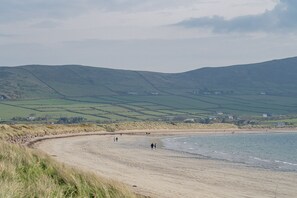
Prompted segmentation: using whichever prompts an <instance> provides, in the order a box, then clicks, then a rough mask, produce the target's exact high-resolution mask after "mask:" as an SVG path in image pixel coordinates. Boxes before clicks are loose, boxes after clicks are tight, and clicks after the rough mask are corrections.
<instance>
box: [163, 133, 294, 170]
mask: <svg viewBox="0 0 297 198" xmlns="http://www.w3.org/2000/svg"><path fill="white" fill-rule="evenodd" d="M162 142H163V145H164V147H165V148H167V149H171V150H176V151H182V152H187V153H191V154H195V155H199V156H203V157H206V158H211V159H217V160H225V161H230V162H235V163H242V164H246V165H248V166H254V167H261V168H268V169H276V170H281V171H297V133H265V134H219V135H217V134H216V135H211V134H209V135H193V136H183V137H180V136H176V137H169V138H164V139H162Z"/></svg>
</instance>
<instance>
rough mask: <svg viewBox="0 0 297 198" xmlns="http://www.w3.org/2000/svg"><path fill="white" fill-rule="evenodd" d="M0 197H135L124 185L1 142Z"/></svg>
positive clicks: (26, 149)
mask: <svg viewBox="0 0 297 198" xmlns="http://www.w3.org/2000/svg"><path fill="white" fill-rule="evenodd" d="M0 197H136V195H135V194H133V193H132V192H131V191H129V190H128V189H127V188H126V187H125V186H124V185H122V184H120V183H116V182H113V181H107V180H105V179H102V178H99V177H97V176H95V175H93V174H91V173H85V172H81V171H79V170H76V169H73V168H69V167H65V166H64V165H61V164H59V163H57V162H55V161H54V160H52V159H51V158H50V157H48V156H46V155H44V154H42V153H40V152H37V151H35V150H32V149H30V148H26V147H24V146H19V145H14V144H9V143H7V142H3V141H1V142H0Z"/></svg>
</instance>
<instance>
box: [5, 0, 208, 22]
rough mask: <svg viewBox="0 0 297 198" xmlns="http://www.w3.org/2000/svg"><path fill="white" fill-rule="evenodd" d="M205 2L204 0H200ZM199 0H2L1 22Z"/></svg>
mask: <svg viewBox="0 0 297 198" xmlns="http://www.w3.org/2000/svg"><path fill="white" fill-rule="evenodd" d="M200 1H202V0H200ZM194 3H197V1H195V0H141V1H140V0H71V1H69V0H25V1H22V0H0V5H1V6H0V22H2V23H3V22H4V23H5V22H6V23H8V22H11V21H19V20H27V19H59V18H65V17H74V16H77V15H80V14H82V13H84V12H88V11H90V10H97V11H103V12H109V11H123V12H125V11H148V10H156V9H167V8H172V7H179V6H191V5H192V4H194Z"/></svg>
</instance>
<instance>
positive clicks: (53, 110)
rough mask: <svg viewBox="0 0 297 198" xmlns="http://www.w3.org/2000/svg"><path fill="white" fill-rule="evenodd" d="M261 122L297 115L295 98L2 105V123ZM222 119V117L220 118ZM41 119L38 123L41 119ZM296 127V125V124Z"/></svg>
mask: <svg viewBox="0 0 297 198" xmlns="http://www.w3.org/2000/svg"><path fill="white" fill-rule="evenodd" d="M218 112H222V113H223V116H229V115H231V116H234V117H249V118H250V119H258V118H259V117H261V116H262V115H263V114H269V115H272V116H273V117H280V116H282V115H286V116H287V117H290V118H292V119H295V118H296V115H297V102H296V100H295V97H288V96H287V97H285V96H266V95H199V96H195V95H184V96H178V95H160V96H137V95H136V96H112V97H111V96H110V97H107V96H105V97H83V98H69V97H68V98H61V99H36V100H14V101H1V102H0V119H1V121H2V122H11V121H14V122H17V123H20V122H25V123H26V122H28V121H27V119H28V118H29V117H33V120H31V121H30V122H43V123H44V122H57V121H58V120H59V118H61V117H67V118H70V117H82V118H84V121H86V122H93V123H94V122H97V123H107V122H123V121H148V120H155V121H156V120H166V119H168V118H173V117H183V118H197V119H199V118H207V117H210V116H217V114H218ZM221 116H222V115H221ZM38 118H39V119H38ZM294 123H295V122H294Z"/></svg>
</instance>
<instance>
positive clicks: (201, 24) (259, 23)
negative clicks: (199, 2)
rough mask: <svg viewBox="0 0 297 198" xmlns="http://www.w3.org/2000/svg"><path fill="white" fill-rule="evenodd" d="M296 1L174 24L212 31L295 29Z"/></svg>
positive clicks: (282, 0) (276, 30)
mask: <svg viewBox="0 0 297 198" xmlns="http://www.w3.org/2000/svg"><path fill="white" fill-rule="evenodd" d="M296 19H297V1H296V0H280V1H279V3H278V4H277V5H276V6H275V7H274V9H273V10H267V11H265V12H264V13H262V14H258V15H247V16H239V17H235V18H232V19H229V20H228V19H225V18H224V17H221V16H212V17H201V18H192V19H188V20H184V21H182V22H179V23H177V24H175V25H178V26H183V27H186V28H210V29H212V31H213V32H216V33H224V32H257V31H260V32H263V31H264V32H271V31H273V32H278V31H287V30H297V21H296Z"/></svg>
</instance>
